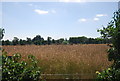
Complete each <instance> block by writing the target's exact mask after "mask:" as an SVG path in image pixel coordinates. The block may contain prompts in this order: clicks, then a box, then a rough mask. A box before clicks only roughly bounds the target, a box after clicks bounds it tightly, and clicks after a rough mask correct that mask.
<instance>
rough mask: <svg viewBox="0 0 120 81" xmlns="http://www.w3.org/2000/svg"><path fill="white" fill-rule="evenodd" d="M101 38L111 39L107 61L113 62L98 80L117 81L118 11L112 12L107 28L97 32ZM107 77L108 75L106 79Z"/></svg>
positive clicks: (119, 62)
mask: <svg viewBox="0 0 120 81" xmlns="http://www.w3.org/2000/svg"><path fill="white" fill-rule="evenodd" d="M98 31H99V32H100V33H101V35H102V37H104V38H107V39H112V45H109V46H110V49H109V50H108V60H109V61H113V62H114V63H113V65H112V66H111V71H110V72H108V70H105V71H103V72H101V73H100V74H99V75H98V78H100V79H104V80H107V81H110V80H111V81H117V80H118V79H120V9H119V10H118V11H117V12H114V17H113V20H111V22H110V23H108V26H107V27H106V28H105V27H103V29H101V30H98ZM107 75H110V77H108V76H107Z"/></svg>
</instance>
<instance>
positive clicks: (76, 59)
mask: <svg viewBox="0 0 120 81" xmlns="http://www.w3.org/2000/svg"><path fill="white" fill-rule="evenodd" d="M3 49H5V51H7V52H8V54H9V55H11V54H14V53H20V54H22V58H23V60H26V57H27V55H29V54H33V55H34V56H36V58H37V59H38V60H39V63H38V65H39V66H40V67H41V69H42V73H43V74H79V75H76V76H71V75H69V76H53V75H52V76H45V77H46V78H49V79H54V78H60V79H61V78H81V79H93V78H95V76H96V74H95V72H96V71H101V70H103V69H105V68H107V67H109V65H110V64H111V62H109V61H108V60H107V49H108V46H107V45H106V44H79V45H41V46H36V45H25V46H20V45H18V46H3Z"/></svg>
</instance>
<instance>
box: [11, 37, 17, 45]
mask: <svg viewBox="0 0 120 81" xmlns="http://www.w3.org/2000/svg"><path fill="white" fill-rule="evenodd" d="M12 44H13V45H18V44H19V39H18V38H17V37H14V39H13V41H12Z"/></svg>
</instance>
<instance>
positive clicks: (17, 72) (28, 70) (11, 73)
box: [2, 51, 41, 81]
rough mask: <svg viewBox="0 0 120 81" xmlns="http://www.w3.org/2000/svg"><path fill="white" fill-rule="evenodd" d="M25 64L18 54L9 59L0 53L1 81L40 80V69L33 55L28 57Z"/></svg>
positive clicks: (3, 53)
mask: <svg viewBox="0 0 120 81" xmlns="http://www.w3.org/2000/svg"><path fill="white" fill-rule="evenodd" d="M28 59H29V61H30V65H28V63H27V62H25V61H21V55H20V54H18V53H17V54H13V56H12V57H9V56H8V55H7V53H6V52H4V51H2V81H38V80H39V79H40V73H41V72H40V67H38V66H37V61H36V59H35V57H34V56H33V55H29V56H28Z"/></svg>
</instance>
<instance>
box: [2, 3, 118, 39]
mask: <svg viewBox="0 0 120 81" xmlns="http://www.w3.org/2000/svg"><path fill="white" fill-rule="evenodd" d="M117 9H118V3H117V2H84V3H73V2H71V3H67V2H3V3H2V27H4V29H5V36H4V39H9V40H12V39H13V37H18V38H22V39H26V37H30V38H33V37H35V36H36V35H41V36H42V37H44V38H45V39H46V38H47V37H48V36H50V37H52V38H54V39H59V38H69V37H73V36H74V37H77V36H86V37H100V34H99V33H98V32H97V29H100V28H102V25H103V26H106V25H107V23H108V22H109V21H110V20H111V19H112V17H113V12H114V11H116V10H117ZM0 26H1V24H0Z"/></svg>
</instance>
